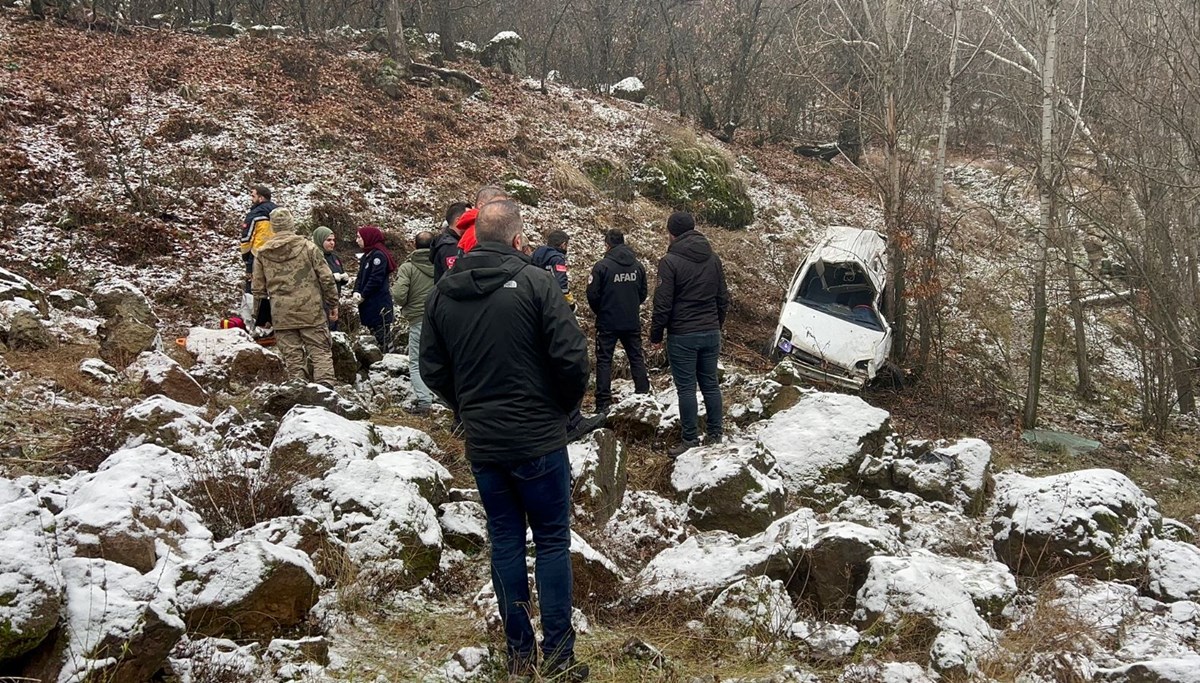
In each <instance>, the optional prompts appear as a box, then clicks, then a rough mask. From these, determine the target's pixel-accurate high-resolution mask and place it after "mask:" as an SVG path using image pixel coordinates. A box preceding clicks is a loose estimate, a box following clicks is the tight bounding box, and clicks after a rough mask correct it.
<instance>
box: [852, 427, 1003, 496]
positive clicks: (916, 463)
mask: <svg viewBox="0 0 1200 683" xmlns="http://www.w3.org/2000/svg"><path fill="white" fill-rule="evenodd" d="M858 479H859V481H860V482H861V483H862V484H863V485H864V487H866V488H868V489H874V490H875V491H879V490H884V489H888V490H895V491H904V492H911V493H914V494H916V495H918V496H920V497H921V498H923V499H924V500H927V501H930V502H940V503H950V504H953V505H955V506H957V507H958V508H959V509H960V510H962V511H963V512H965V513H966V514H969V515H976V514H979V513H981V512H982V511H983V509H984V507H985V506H986V503H987V494H988V492H989V491H990V490H991V487H992V448H991V446H989V445H988V444H987V443H986V442H984V441H981V440H979V439H962V440H960V441H958V442H957V443H954V444H952V445H948V446H942V447H940V448H934V447H930V446H928V445H923V446H922V447H918V448H914V449H913V451H912V452H911V453H909V454H907V455H905V456H903V457H897V456H895V455H891V454H881V455H878V456H875V455H868V456H866V457H865V458H864V459H863V461H862V464H861V465H860V466H859V470H858Z"/></svg>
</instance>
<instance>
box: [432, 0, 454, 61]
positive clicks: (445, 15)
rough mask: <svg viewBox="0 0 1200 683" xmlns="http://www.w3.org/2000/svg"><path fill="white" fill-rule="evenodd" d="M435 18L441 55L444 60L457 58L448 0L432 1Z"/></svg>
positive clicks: (452, 13) (452, 20) (452, 19)
mask: <svg viewBox="0 0 1200 683" xmlns="http://www.w3.org/2000/svg"><path fill="white" fill-rule="evenodd" d="M433 7H434V10H433V11H434V13H435V16H436V20H437V27H438V40H439V42H440V43H441V49H442V56H443V57H445V58H446V61H448V62H452V61H454V60H456V59H458V44H457V42H458V41H457V40H455V37H454V10H453V9H451V8H450V2H449V0H440V1H439V2H435V3H433Z"/></svg>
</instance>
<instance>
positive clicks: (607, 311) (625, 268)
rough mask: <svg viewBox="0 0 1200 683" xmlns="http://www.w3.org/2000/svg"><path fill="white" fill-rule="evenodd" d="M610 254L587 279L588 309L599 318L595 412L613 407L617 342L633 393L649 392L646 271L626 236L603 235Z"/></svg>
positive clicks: (613, 232) (616, 233)
mask: <svg viewBox="0 0 1200 683" xmlns="http://www.w3.org/2000/svg"><path fill="white" fill-rule="evenodd" d="M604 246H606V247H608V252H607V253H606V254H605V255H604V258H602V259H600V260H599V261H598V262H597V263H596V265H594V266H592V274H591V276H590V277H588V287H587V300H588V307H589V308H591V309H592V312H593V313H595V314H596V412H600V413H602V412H606V411H607V410H608V408H609V407H610V405H611V404H612V359H613V351H614V350H616V348H617V341H618V340H619V341H620V342H621V346H623V347H624V348H625V355H626V356H628V357H629V369H630V370H631V371H632V373H633V387H634V391H635V392H636V393H639V394H646V393H649V392H650V376H649V375H648V374H647V373H646V356H645V354H644V353H643V352H642V320H641V315H640V312H641V308H642V302H644V301H645V300H646V293H647V292H646V289H647V288H646V269H645V268H644V267H642V264H641V263H640V262H639V261H638V259H637V256H635V255H634V253H633V250H632V249H630V248H629V247H628V246H626V245H625V233H623V232H621V231H620V230H616V229H613V230H609V231H608V232H607V233H605V234H604Z"/></svg>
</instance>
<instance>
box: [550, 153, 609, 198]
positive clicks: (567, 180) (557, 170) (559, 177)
mask: <svg viewBox="0 0 1200 683" xmlns="http://www.w3.org/2000/svg"><path fill="white" fill-rule="evenodd" d="M550 187H552V188H554V191H555V192H558V193H559V194H560V195H562V196H563V198H565V199H566V200H568V201H570V202H571V203H572V204H575V205H576V206H591V205H593V204H595V203H596V198H597V197H596V187H595V186H594V185H592V181H591V180H590V179H589V178H588V177H587V175H586V174H585V173H584V172H583V171H581V170H579V168H578V167H577V166H574V165H572V164H570V163H567V162H565V161H555V162H554V163H553V164H552V165H551V175H550Z"/></svg>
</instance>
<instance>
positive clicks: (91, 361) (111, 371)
mask: <svg viewBox="0 0 1200 683" xmlns="http://www.w3.org/2000/svg"><path fill="white" fill-rule="evenodd" d="M79 374H81V375H83V376H84V377H87V378H88V379H90V380H93V381H95V382H99V383H100V384H116V383H117V382H119V381H121V373H120V371H118V370H117V369H116V368H114V367H113V366H111V365H109V364H108V363H105V362H104V361H102V360H100V359H99V358H84V359H83V360H82V361H80V363H79Z"/></svg>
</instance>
